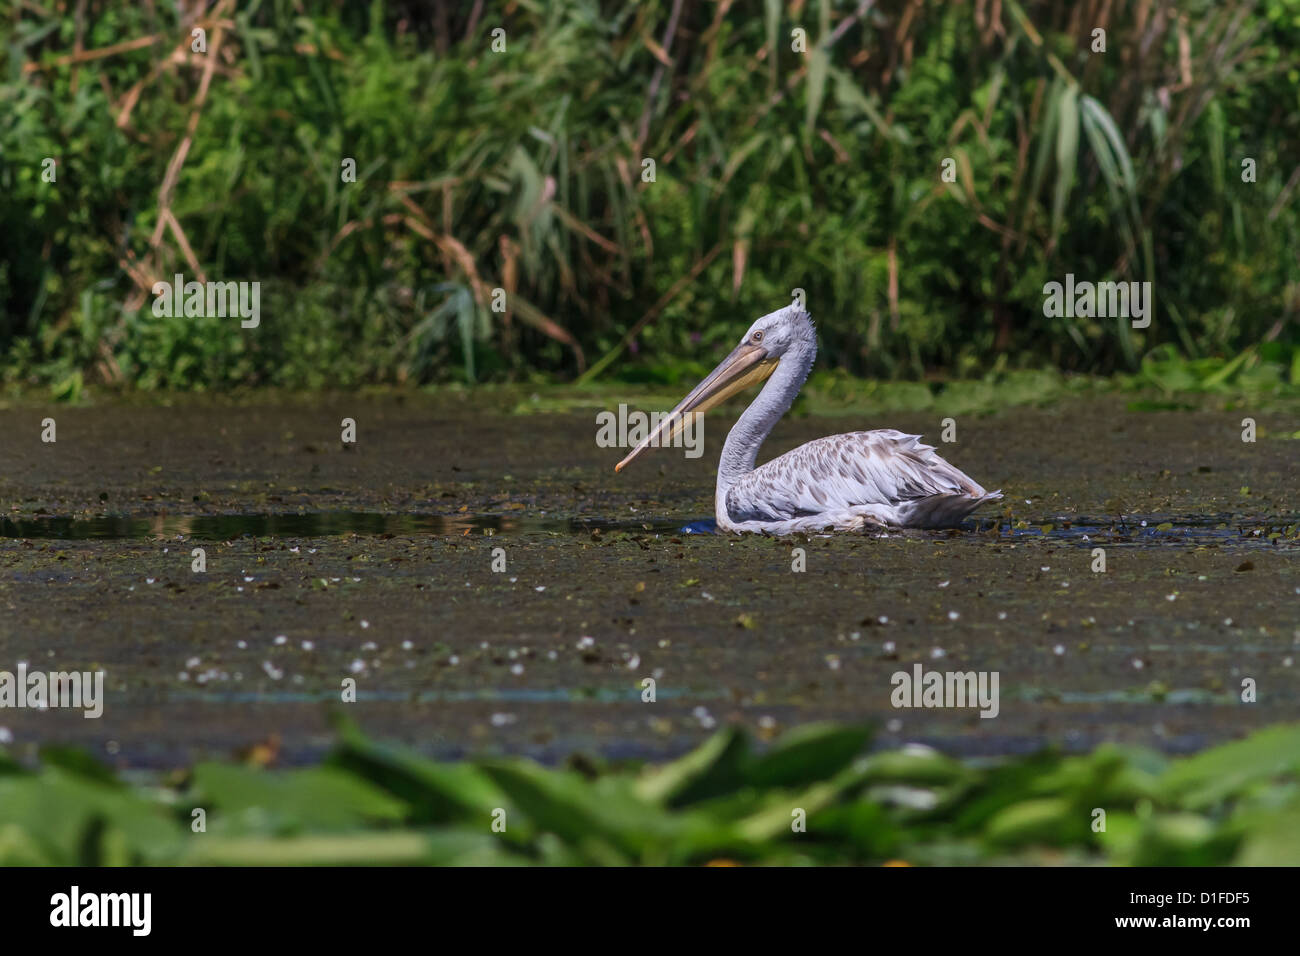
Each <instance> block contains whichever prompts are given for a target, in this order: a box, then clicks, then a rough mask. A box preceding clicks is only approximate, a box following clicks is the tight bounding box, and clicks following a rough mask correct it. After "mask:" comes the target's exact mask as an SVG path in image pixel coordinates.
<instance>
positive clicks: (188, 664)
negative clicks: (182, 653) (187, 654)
mask: <svg viewBox="0 0 1300 956" xmlns="http://www.w3.org/2000/svg"><path fill="white" fill-rule="evenodd" d="M201 663H202V661H200V660H199V659H198V658H197V657H191V658H190V659H189V660H187V661H186V662H185V666H186V667H190V668H194V667H198V666H199V664H201Z"/></svg>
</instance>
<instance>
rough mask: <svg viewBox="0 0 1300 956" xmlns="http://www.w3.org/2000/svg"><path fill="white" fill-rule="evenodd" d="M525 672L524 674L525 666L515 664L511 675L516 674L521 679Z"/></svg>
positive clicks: (511, 669)
mask: <svg viewBox="0 0 1300 956" xmlns="http://www.w3.org/2000/svg"><path fill="white" fill-rule="evenodd" d="M523 672H524V665H523V664H515V665H514V666H513V667H511V668H510V673H512V674H514V675H515V676H516V677H519V676H520V675H521V674H523Z"/></svg>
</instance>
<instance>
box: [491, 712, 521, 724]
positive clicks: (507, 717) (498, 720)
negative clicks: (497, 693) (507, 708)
mask: <svg viewBox="0 0 1300 956" xmlns="http://www.w3.org/2000/svg"><path fill="white" fill-rule="evenodd" d="M517 719H518V718H517V717H515V715H514V714H493V715H492V726H493V727H504V726H506V725H507V724H513V723H514V722H515V721H516V720H517Z"/></svg>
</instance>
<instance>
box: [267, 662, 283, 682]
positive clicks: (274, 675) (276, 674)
mask: <svg viewBox="0 0 1300 956" xmlns="http://www.w3.org/2000/svg"><path fill="white" fill-rule="evenodd" d="M262 670H264V671H266V676H267V677H269V678H271V680H279V679H280V678H281V677H283V676H284V671H282V670H279V669H278V668H276V666H275V665H274V664H272V663H271V662H270V661H262Z"/></svg>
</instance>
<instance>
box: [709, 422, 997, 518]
mask: <svg viewBox="0 0 1300 956" xmlns="http://www.w3.org/2000/svg"><path fill="white" fill-rule="evenodd" d="M1000 497H1001V493H1000V492H996V491H995V492H993V493H991V494H990V493H988V492H986V491H985V490H984V489H983V488H982V487H980V485H979V484H978V483H977V482H976V481H975V480H974V479H972V478H971V477H970V476H969V475H967V474H966V473H965V472H963V471H961V470H960V469H958V468H955V467H953V466H952V465H950V464H949V463H948V462H946V461H944V459H943V458H941V457H939V455H937V454H935V450H934V447H933V446H931V445H923V444H921V441H920V436H919V435H905V434H903V433H902V432H899V431H895V430H894V429H892V428H890V429H880V430H877V431H869V432H849V433H847V434H843V435H831V436H829V437H827V438H818V439H816V440H815V441H810V442H808V443H807V444H805V445H800V446H799V447H798V448H795V449H793V450H792V451H789V452H786V453H785V454H784V455H781V456H780V457H779V458H774V459H773V460H772V461H769V462H767V463H766V464H764V465H760V466H759V467H758V468H755V469H754V470H753V471H752V472H750V473H749V474H748V475H746V476H744V477H743V478H742V479H740V480H739V481H737V482H736V483H735V484H734V485H733V486H732V487H731V488H730V489H729V490H728V492H727V511H728V513H729V515H730V516H731V518H732V520H734V521H737V522H739V521H788V520H791V519H796V518H801V517H805V516H816V515H823V514H828V513H839V512H848V511H852V510H860V511H862V513H864V514H866V515H867V516H868V517H870V518H871V519H872V520H873V521H877V522H878V523H882V524H889V525H895V526H899V527H918V528H936V527H950V526H952V525H955V524H959V523H960V522H961V521H962V519H964V518H965V517H966V516H967V515H969V514H970V513H971V512H972V511H974V510H975V509H976V508H978V507H979V506H980V505H981V504H983V503H984V502H985V501H990V500H993V499H996V498H1000Z"/></svg>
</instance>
